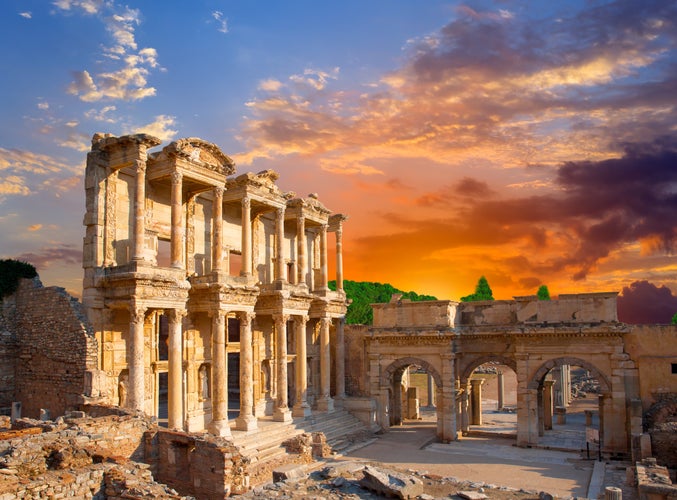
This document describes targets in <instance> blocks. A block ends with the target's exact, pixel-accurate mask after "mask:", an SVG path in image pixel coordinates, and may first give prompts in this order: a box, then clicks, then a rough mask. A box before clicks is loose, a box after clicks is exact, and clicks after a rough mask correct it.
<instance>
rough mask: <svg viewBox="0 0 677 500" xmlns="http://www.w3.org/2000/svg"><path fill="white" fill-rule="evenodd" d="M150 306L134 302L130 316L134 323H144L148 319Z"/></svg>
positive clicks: (130, 308) (130, 307) (130, 309)
mask: <svg viewBox="0 0 677 500" xmlns="http://www.w3.org/2000/svg"><path fill="white" fill-rule="evenodd" d="M146 311H148V308H147V307H146V306H142V305H135V304H132V305H130V306H129V316H130V318H131V320H132V322H133V323H143V322H144V321H145V320H146Z"/></svg>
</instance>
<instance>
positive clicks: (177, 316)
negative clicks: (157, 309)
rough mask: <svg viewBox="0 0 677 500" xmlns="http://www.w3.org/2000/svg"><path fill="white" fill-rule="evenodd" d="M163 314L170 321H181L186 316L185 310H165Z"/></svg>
mask: <svg viewBox="0 0 677 500" xmlns="http://www.w3.org/2000/svg"><path fill="white" fill-rule="evenodd" d="M165 314H166V315H167V316H168V317H169V319H170V320H174V321H181V319H183V318H184V317H186V316H187V315H188V311H187V310H185V309H167V310H165Z"/></svg>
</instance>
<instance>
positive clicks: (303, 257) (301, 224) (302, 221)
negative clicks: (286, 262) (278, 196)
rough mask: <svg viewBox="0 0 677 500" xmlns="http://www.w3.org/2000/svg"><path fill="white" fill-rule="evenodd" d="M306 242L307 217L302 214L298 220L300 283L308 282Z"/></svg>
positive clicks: (298, 271)
mask: <svg viewBox="0 0 677 500" xmlns="http://www.w3.org/2000/svg"><path fill="white" fill-rule="evenodd" d="M307 246H308V245H307V243H306V218H305V217H304V216H303V215H301V216H299V218H298V219H297V222H296V251H297V253H298V256H299V258H298V260H299V263H298V267H297V273H298V276H297V280H296V282H297V283H298V284H302V283H307V282H306V280H307V274H308V255H307Z"/></svg>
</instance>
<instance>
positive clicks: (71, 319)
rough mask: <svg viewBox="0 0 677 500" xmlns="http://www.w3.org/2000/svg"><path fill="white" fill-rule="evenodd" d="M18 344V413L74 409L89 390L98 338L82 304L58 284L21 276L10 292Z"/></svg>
mask: <svg viewBox="0 0 677 500" xmlns="http://www.w3.org/2000/svg"><path fill="white" fill-rule="evenodd" d="M15 300H16V324H15V326H14V328H15V329H16V330H15V333H16V341H17V345H18V359H19V362H18V363H17V365H16V379H15V380H16V382H15V385H16V394H15V397H16V400H18V401H21V404H22V414H23V415H25V416H29V417H32V418H37V417H38V416H39V414H40V409H41V408H44V409H46V410H49V412H50V414H51V415H52V416H57V415H63V414H64V413H65V412H66V411H68V410H74V409H77V408H78V406H79V405H80V404H82V403H83V402H84V399H85V398H84V396H89V395H91V380H92V373H94V372H95V371H96V368H97V362H96V359H97V343H96V339H95V338H94V336H93V334H92V331H91V328H90V327H89V326H88V322H87V319H86V317H85V313H84V309H83V307H82V305H81V304H80V303H79V302H78V301H77V299H75V298H73V297H71V296H70V295H68V293H66V291H65V290H64V289H63V288H58V287H48V288H45V287H43V286H42V284H41V283H40V281H39V280H38V279H37V278H36V279H33V280H29V279H22V280H21V282H20V284H19V288H18V290H17V292H16V294H15Z"/></svg>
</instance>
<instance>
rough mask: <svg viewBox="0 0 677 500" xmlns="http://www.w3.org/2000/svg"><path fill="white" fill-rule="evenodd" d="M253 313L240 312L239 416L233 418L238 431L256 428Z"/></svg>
mask: <svg viewBox="0 0 677 500" xmlns="http://www.w3.org/2000/svg"><path fill="white" fill-rule="evenodd" d="M253 319H254V313H248V312H241V313H240V416H239V417H237V419H236V420H235V428H236V429H237V430H239V431H253V430H256V429H257V428H258V425H257V421H256V417H255V416H254V383H253V382H254V346H253V344H252V320H253Z"/></svg>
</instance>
